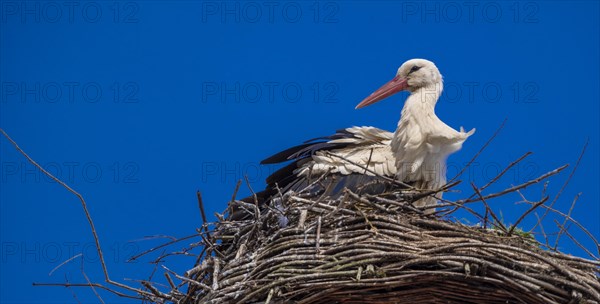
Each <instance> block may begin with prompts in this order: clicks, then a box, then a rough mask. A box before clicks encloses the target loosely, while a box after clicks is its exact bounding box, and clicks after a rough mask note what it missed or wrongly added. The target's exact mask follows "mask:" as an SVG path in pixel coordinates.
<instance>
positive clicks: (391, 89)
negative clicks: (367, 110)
mask: <svg viewBox="0 0 600 304" xmlns="http://www.w3.org/2000/svg"><path fill="white" fill-rule="evenodd" d="M406 88H408V79H406V78H402V77H400V76H399V75H398V76H396V77H394V79H392V80H390V81H389V82H388V83H386V84H384V85H383V86H381V88H379V89H377V91H375V92H373V93H371V95H369V97H367V98H365V99H364V100H363V101H361V102H360V103H359V104H358V105H357V106H356V108H355V109H360V108H364V107H366V106H368V105H371V104H374V103H376V102H378V101H380V100H383V99H385V98H387V97H390V96H392V95H394V94H396V93H398V92H400V91H402V90H406Z"/></svg>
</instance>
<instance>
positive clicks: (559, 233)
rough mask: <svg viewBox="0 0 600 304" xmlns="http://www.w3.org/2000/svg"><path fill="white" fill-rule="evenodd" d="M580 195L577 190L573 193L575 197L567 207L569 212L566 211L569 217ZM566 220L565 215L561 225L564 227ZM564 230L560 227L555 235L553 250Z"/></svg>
mask: <svg viewBox="0 0 600 304" xmlns="http://www.w3.org/2000/svg"><path fill="white" fill-rule="evenodd" d="M580 195H581V192H579V193H577V195H575V198H574V199H573V202H572V203H571V207H570V208H569V213H567V216H568V217H571V213H572V212H573V209H575V204H576V203H577V200H578V199H579V196H580ZM567 221H568V220H567V217H565V220H564V221H563V224H562V227H565V226H566V225H567ZM564 231H565V230H564V229H562V228H561V229H560V230H559V231H558V235H557V236H556V241H555V242H554V250H556V247H558V241H559V240H560V237H561V235H562V233H563V232H564Z"/></svg>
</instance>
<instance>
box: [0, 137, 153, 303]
mask: <svg viewBox="0 0 600 304" xmlns="http://www.w3.org/2000/svg"><path fill="white" fill-rule="evenodd" d="M0 132H2V135H4V137H6V139H8V141H10V143H11V144H12V145H13V146H14V147H15V149H17V151H18V152H19V153H21V155H23V156H24V157H25V158H26V159H27V160H28V161H29V162H30V163H31V164H32V165H34V166H35V167H36V168H38V169H39V170H40V171H42V173H44V174H45V175H46V176H48V177H50V178H51V179H52V180H53V181H55V182H57V183H58V184H60V185H61V186H63V187H64V188H65V189H67V191H69V192H71V193H72V194H74V195H75V196H76V197H77V198H78V199H79V201H81V206H82V207H83V211H84V213H85V217H86V219H87V221H88V224H89V226H90V229H91V230H92V235H93V236H94V242H95V245H96V251H97V252H98V257H99V259H100V264H101V266H102V271H103V273H104V280H105V281H106V282H107V283H109V284H112V285H115V286H118V287H121V288H123V289H127V290H129V291H134V292H137V293H140V294H142V295H146V296H150V294H149V293H147V292H145V291H143V290H141V289H139V288H133V287H130V286H127V285H125V284H121V283H119V282H115V281H113V280H111V279H110V276H109V275H108V268H107V267H106V263H105V262H104V254H103V253H102V247H100V239H99V238H98V233H97V232H96V227H95V226H94V221H92V216H91V215H90V212H89V210H88V208H87V204H86V202H85V200H84V199H83V196H82V195H81V194H79V193H78V192H77V191H75V190H73V188H71V187H69V186H68V185H67V184H66V183H64V182H63V181H61V180H60V179H58V178H56V177H55V176H54V175H52V173H50V172H48V171H46V169H44V168H43V167H42V166H40V165H39V164H38V163H37V162H36V161H35V160H33V159H32V158H31V157H30V156H29V155H28V154H27V153H25V151H23V149H21V147H19V145H17V143H16V142H15V141H14V140H13V139H12V138H11V137H10V136H8V134H6V132H4V130H3V129H1V128H0ZM71 286H73V285H71Z"/></svg>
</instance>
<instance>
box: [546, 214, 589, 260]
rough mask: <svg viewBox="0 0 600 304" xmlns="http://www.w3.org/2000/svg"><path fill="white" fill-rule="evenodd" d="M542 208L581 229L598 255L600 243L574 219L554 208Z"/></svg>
mask: <svg viewBox="0 0 600 304" xmlns="http://www.w3.org/2000/svg"><path fill="white" fill-rule="evenodd" d="M542 207H544V208H546V210H550V211H552V212H555V213H556V214H558V215H560V216H562V217H565V218H568V219H569V221H570V222H572V223H573V224H575V225H576V226H577V227H579V229H581V230H582V231H583V232H585V234H587V235H588V236H589V237H590V239H591V240H592V241H593V242H594V244H595V245H596V248H597V250H598V254H599V255H600V243H599V242H598V240H596V238H595V237H594V235H593V234H592V233H591V232H590V231H589V230H587V229H586V228H585V227H584V226H583V225H581V224H580V223H579V222H578V221H576V220H575V219H574V218H572V217H570V216H568V215H566V214H564V213H563V212H560V211H558V210H556V209H554V208H552V207H550V206H544V205H542Z"/></svg>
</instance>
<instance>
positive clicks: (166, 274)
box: [165, 272, 177, 290]
mask: <svg viewBox="0 0 600 304" xmlns="http://www.w3.org/2000/svg"><path fill="white" fill-rule="evenodd" d="M165 278H167V282H169V286H171V288H172V289H174V290H177V286H175V283H174V282H173V279H171V276H170V275H169V273H168V272H165Z"/></svg>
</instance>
